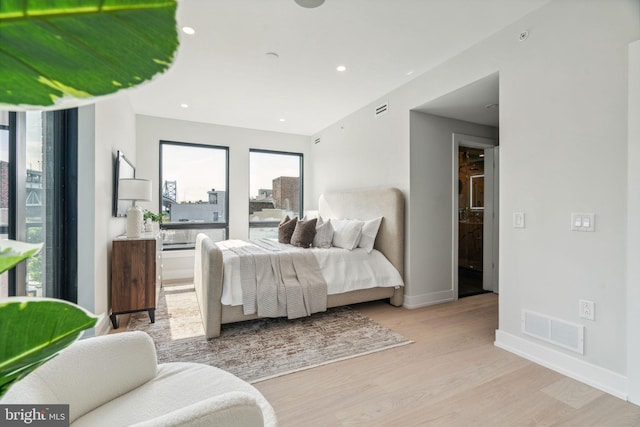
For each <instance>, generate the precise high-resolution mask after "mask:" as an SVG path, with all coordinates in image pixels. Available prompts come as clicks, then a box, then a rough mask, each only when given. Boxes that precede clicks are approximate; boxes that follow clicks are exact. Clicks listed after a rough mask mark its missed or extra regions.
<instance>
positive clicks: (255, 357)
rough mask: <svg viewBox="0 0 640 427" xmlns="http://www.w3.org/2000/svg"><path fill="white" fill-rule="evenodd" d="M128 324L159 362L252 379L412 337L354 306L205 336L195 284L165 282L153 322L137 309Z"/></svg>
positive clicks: (260, 321) (224, 327)
mask: <svg viewBox="0 0 640 427" xmlns="http://www.w3.org/2000/svg"><path fill="white" fill-rule="evenodd" d="M128 330H139V331H144V332H147V333H148V334H149V335H151V337H152V338H153V341H154V342H155V345H156V351H157V353H158V363H165V362H198V363H205V364H208V365H212V366H216V367H218V368H221V369H224V370H226V371H228V372H231V373H233V374H234V375H236V376H238V377H240V378H242V379H244V380H245V381H248V382H250V383H256V382H259V381H263V380H266V379H269V378H274V377H277V376H281V375H285V374H288V373H292V372H297V371H300V370H304V369H309V368H313V367H316V366H321V365H326V364H328V363H333V362H337V361H340V360H345V359H349V358H352V357H357V356H362V355H365V354H370V353H373V352H377V351H381V350H386V349H390V348H394V347H398V346H402V345H406V344H409V343H411V341H410V340H408V339H407V338H405V337H403V336H402V335H400V334H397V333H396V332H393V331H392V330H390V329H387V328H385V327H383V326H381V325H380V324H378V323H376V322H375V321H373V320H371V319H370V318H368V317H366V316H364V315H363V314H361V313H359V312H358V311H357V310H354V309H352V308H350V307H338V308H334V309H329V310H327V311H326V312H324V313H316V314H314V315H312V316H309V317H305V318H302V319H295V320H288V319H258V320H251V321H246V322H240V323H234V324H229V325H222V334H221V336H220V337H218V338H214V339H212V340H207V339H205V337H204V330H203V327H202V321H201V318H200V311H199V309H198V304H197V300H196V295H195V291H194V289H193V285H192V284H184V285H169V286H164V287H163V289H162V291H161V293H160V297H159V301H158V307H157V308H156V320H155V323H149V317H148V315H147V313H146V312H141V313H135V314H132V315H131V318H130V320H129V325H128Z"/></svg>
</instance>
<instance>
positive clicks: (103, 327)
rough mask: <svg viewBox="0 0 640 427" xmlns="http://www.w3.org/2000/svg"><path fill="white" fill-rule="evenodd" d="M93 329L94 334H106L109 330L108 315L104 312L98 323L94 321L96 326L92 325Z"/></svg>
mask: <svg viewBox="0 0 640 427" xmlns="http://www.w3.org/2000/svg"><path fill="white" fill-rule="evenodd" d="M93 329H94V334H95V335H97V336H99V335H106V334H108V333H109V331H111V321H110V320H109V316H108V315H106V314H105V315H103V316H100V319H99V320H98V323H96V326H94V328H93ZM85 335H86V334H85Z"/></svg>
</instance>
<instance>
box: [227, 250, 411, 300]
mask: <svg viewBox="0 0 640 427" xmlns="http://www.w3.org/2000/svg"><path fill="white" fill-rule="evenodd" d="M216 245H218V247H219V248H220V249H221V250H222V255H223V260H224V261H223V262H224V274H223V286H222V304H224V305H242V287H241V285H240V260H239V256H238V255H237V254H235V253H234V252H232V251H231V250H229V248H232V247H240V246H245V245H253V243H251V242H250V241H245V240H225V241H222V242H217V243H216ZM269 245H272V246H274V247H275V248H276V249H277V250H286V251H311V252H312V253H313V254H314V256H315V257H316V259H317V260H318V264H319V266H320V270H321V271H322V275H323V277H324V280H325V281H326V282H327V294H328V295H334V294H341V293H344V292H349V291H355V290H360V289H369V288H375V287H399V286H404V282H403V281H402V277H400V274H399V273H398V270H396V269H395V268H394V267H393V265H391V263H390V262H389V261H388V260H387V259H386V258H385V256H384V255H382V253H380V252H379V251H377V250H375V249H374V250H373V251H371V253H367V251H366V250H365V249H363V248H356V249H354V250H352V251H349V250H346V249H341V248H335V247H332V248H329V249H320V248H310V249H302V248H298V247H296V246H292V245H286V244H282V243H278V242H273V241H270V242H269Z"/></svg>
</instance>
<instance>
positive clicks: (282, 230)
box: [278, 215, 298, 244]
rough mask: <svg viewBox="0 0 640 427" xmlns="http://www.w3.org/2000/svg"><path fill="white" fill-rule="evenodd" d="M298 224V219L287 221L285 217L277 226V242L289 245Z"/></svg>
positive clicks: (287, 217)
mask: <svg viewBox="0 0 640 427" xmlns="http://www.w3.org/2000/svg"><path fill="white" fill-rule="evenodd" d="M297 223H298V217H295V218H293V219H289V216H288V215H287V216H286V217H285V218H284V219H283V220H282V222H281V223H280V225H278V242H280V243H287V244H288V243H291V236H292V235H293V232H294V231H295V229H296V224H297Z"/></svg>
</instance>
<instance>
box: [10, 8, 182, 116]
mask: <svg viewBox="0 0 640 427" xmlns="http://www.w3.org/2000/svg"><path fill="white" fill-rule="evenodd" d="M175 11H176V1H175V0H83V1H78V0H56V1H55V2H52V1H45V0H2V1H1V2H0V104H10V105H31V106H50V105H53V104H54V103H55V102H56V101H57V100H59V99H61V98H63V97H68V96H71V97H75V98H87V97H92V96H99V95H106V94H110V93H114V92H116V91H118V90H120V89H125V88H129V87H132V86H136V85H138V84H140V83H142V82H144V81H146V80H149V79H150V78H151V77H152V76H154V75H155V74H157V73H160V72H163V71H165V70H166V69H167V68H168V67H169V65H170V64H171V63H172V62H173V56H174V53H175V50H176V48H177V47H178V36H177V29H176V19H175Z"/></svg>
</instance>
